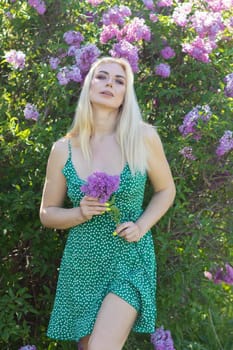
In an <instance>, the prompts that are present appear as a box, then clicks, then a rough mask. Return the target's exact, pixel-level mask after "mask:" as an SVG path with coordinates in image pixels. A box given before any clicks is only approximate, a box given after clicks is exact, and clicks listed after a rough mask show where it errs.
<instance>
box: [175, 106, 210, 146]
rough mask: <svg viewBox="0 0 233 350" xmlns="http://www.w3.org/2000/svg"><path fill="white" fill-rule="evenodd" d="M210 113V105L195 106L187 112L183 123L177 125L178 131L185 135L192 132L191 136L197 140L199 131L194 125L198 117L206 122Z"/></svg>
mask: <svg viewBox="0 0 233 350" xmlns="http://www.w3.org/2000/svg"><path fill="white" fill-rule="evenodd" d="M211 115H212V112H211V110H210V107H209V106H208V105H204V106H196V107H194V108H193V109H192V110H191V111H190V112H188V113H187V114H186V115H185V117H184V120H183V124H182V125H181V126H180V127H179V131H180V133H181V134H182V135H183V136H184V137H185V136H187V135H190V134H192V135H193V138H194V139H196V140H199V139H200V138H201V135H200V133H199V132H198V131H197V130H196V126H197V123H198V120H199V119H202V120H203V121H204V122H207V121H208V120H209V119H210V117H211Z"/></svg>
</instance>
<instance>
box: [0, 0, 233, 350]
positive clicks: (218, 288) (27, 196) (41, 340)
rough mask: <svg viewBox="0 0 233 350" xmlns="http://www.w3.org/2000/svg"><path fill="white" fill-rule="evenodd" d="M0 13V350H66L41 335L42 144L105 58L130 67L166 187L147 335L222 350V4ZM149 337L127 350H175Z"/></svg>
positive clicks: (226, 10)
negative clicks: (164, 167)
mask: <svg viewBox="0 0 233 350" xmlns="http://www.w3.org/2000/svg"><path fill="white" fill-rule="evenodd" d="M0 14H1V17H0V20H1V26H0V42H1V48H0V69H1V75H0V87H1V100H0V111H1V112H0V113H1V120H0V123H1V124H0V125H1V136H0V139H1V153H0V160H1V168H0V176H1V194H0V204H1V226H2V230H1V235H0V251H1V274H0V348H1V350H14V349H19V348H20V347H22V346H24V345H26V344H33V345H35V347H36V348H37V350H44V349H49V350H52V349H75V346H74V344H71V343H64V342H63V343H61V342H55V341H52V340H49V339H48V338H46V334H45V332H46V327H47V323H48V319H49V314H50V311H51V307H52V302H53V298H54V294H55V287H56V281H57V274H58V267H59V263H60V258H61V255H62V251H63V248H64V244H65V240H66V237H67V232H63V231H58V230H49V229H45V228H43V227H42V226H41V224H40V221H39V217H38V212H39V205H40V198H41V192H42V186H43V181H44V176H45V171H46V162H47V158H48V154H49V151H50V149H51V146H52V144H53V142H54V141H55V140H57V139H58V138H59V137H61V136H63V135H64V134H65V133H66V131H67V130H68V128H69V126H70V124H71V122H72V119H73V115H74V110H75V107H76V103H77V99H78V96H79V92H80V88H81V85H82V81H83V78H84V77H85V74H86V72H87V71H88V69H89V66H90V64H91V63H92V62H93V61H94V60H95V59H96V58H97V57H98V56H103V55H109V54H110V55H112V56H117V57H120V56H122V57H126V58H127V59H128V60H129V61H130V63H131V65H132V68H133V70H134V72H135V88H136V93H137V97H138V100H139V104H140V107H141V110H142V114H143V117H144V119H145V120H147V121H148V122H149V123H151V124H153V125H155V126H156V127H157V130H158V132H159V134H160V136H161V139H162V141H163V144H164V148H165V151H166V155H167V158H168V160H169V163H170V165H171V168H172V172H173V175H174V178H175V182H176V187H177V197H176V200H175V203H174V205H173V207H172V208H171V209H170V210H169V212H168V213H167V215H166V216H165V217H164V218H163V219H162V220H161V221H160V222H159V223H158V224H157V225H156V227H154V228H153V234H154V242H155V249H156V254H157V261H158V291H157V307H158V318H157V327H161V326H164V329H166V330H170V332H171V336H172V338H173V341H174V348H175V349H176V350H186V349H187V350H189V349H190V350H232V349H233V268H232V265H233V235H232V227H233V209H232V208H233V152H232V150H233V113H232V112H233V40H232V38H233V1H232V0H218V1H217V0H203V1H201V0H200V1H193V2H191V1H172V0H162V1H157V2H156V1H154V2H153V1H152V0H144V1H142V0H132V1H109V0H105V1H103V0H92V1H91V0H86V1H85V0H82V1H75V0H55V1H52V0H45V1H42V0H28V1H26V0H25V1H20V0H18V1H17V0H14V1H13V0H11V1H10V0H8V1H7V0H5V1H4V0H1V4H0ZM150 191H151V188H150V184H148V187H147V193H146V198H145V203H146V202H147V200H148V198H149V196H150ZM67 204H68V205H69V203H67ZM159 337H160V336H158V337H157V338H158V339H157V340H156V341H154V344H151V343H150V336H149V335H138V334H132V335H131V336H130V339H129V341H128V342H127V344H126V346H125V349H126V350H136V349H138V350H146V349H148V350H149V349H153V348H154V349H156V350H157V349H159V350H170V349H173V347H169V345H168V343H167V344H166V339H165V338H164V339H162V336H161V337H160V338H159ZM159 343H160V345H161V344H162V345H161V346H160V347H159V345H158V344H159Z"/></svg>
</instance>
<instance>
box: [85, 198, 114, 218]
mask: <svg viewBox="0 0 233 350" xmlns="http://www.w3.org/2000/svg"><path fill="white" fill-rule="evenodd" d="M105 211H108V207H107V206H106V204H105V203H100V202H99V200H98V199H97V198H93V197H88V196H84V197H83V199H82V200H81V202H80V212H81V214H82V216H83V217H84V219H85V220H90V219H91V218H92V216H93V215H101V214H103V213H105Z"/></svg>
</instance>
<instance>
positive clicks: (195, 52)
mask: <svg viewBox="0 0 233 350" xmlns="http://www.w3.org/2000/svg"><path fill="white" fill-rule="evenodd" d="M182 47H183V52H186V53H187V54H189V55H190V56H191V57H193V58H195V59H196V60H198V61H201V62H204V63H208V62H210V58H209V54H210V53H211V52H212V51H213V49H215V48H216V44H215V42H214V41H211V40H209V39H202V38H199V37H197V38H196V39H195V40H194V41H193V42H192V43H186V44H183V45H182Z"/></svg>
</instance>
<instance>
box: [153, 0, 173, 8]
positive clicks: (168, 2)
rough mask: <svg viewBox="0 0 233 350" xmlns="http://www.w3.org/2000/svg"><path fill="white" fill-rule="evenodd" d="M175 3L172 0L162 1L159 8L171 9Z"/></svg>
mask: <svg viewBox="0 0 233 350" xmlns="http://www.w3.org/2000/svg"><path fill="white" fill-rule="evenodd" d="M172 4H173V1H172V0H160V1H158V2H157V4H156V5H157V6H158V7H169V6H172Z"/></svg>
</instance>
